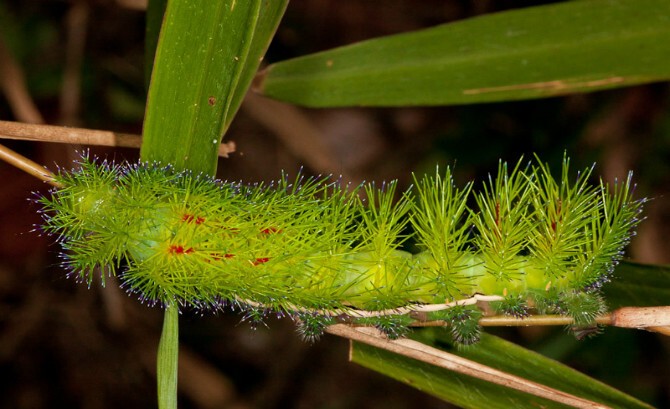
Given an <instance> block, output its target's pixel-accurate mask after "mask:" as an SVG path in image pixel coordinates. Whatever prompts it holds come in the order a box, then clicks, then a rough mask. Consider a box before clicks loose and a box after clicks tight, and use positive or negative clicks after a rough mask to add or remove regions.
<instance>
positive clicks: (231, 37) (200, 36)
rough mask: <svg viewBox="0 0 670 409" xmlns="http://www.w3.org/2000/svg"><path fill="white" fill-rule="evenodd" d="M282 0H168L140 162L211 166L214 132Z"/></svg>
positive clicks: (223, 124) (225, 120) (238, 96)
mask: <svg viewBox="0 0 670 409" xmlns="http://www.w3.org/2000/svg"><path fill="white" fill-rule="evenodd" d="M286 2H287V0H248V1H236V0H221V1H215V2H193V1H191V0H171V1H169V2H168V5H167V9H166V10H165V16H164V21H163V26H162V28H161V33H160V39H159V42H158V47H157V49H156V56H155V62H154V68H153V72H152V76H151V85H150V87H149V96H148V101H147V110H146V116H145V120H144V131H143V137H144V140H143V144H142V151H141V156H142V159H143V160H145V161H160V162H163V163H170V164H172V165H173V166H175V168H177V169H183V168H188V169H191V170H193V171H195V172H204V173H207V174H213V173H214V172H215V170H216V163H217V155H218V148H219V144H220V142H221V138H222V136H223V134H224V132H225V131H226V129H228V126H229V125H230V122H231V121H232V118H233V116H234V114H235V112H236V111H237V109H238V107H239V104H240V103H241V101H242V96H243V95H244V92H245V91H246V89H247V88H248V86H249V83H250V81H251V79H252V76H253V74H254V72H255V71H256V70H257V68H258V65H259V63H260V56H262V55H263V53H264V52H265V49H266V48H267V46H268V44H269V42H270V39H271V38H272V35H273V34H274V31H275V29H276V27H277V24H278V22H279V19H280V18H281V16H282V14H283V11H284V9H285V7H286Z"/></svg>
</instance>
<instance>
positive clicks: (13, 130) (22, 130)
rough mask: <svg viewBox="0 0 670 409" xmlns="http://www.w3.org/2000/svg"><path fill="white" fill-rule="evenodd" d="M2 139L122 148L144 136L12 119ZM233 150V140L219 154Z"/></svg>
mask: <svg viewBox="0 0 670 409" xmlns="http://www.w3.org/2000/svg"><path fill="white" fill-rule="evenodd" d="M0 139H20V140H26V141H38V142H54V143H67V144H80V145H96V146H117V147H122V148H139V147H140V146H141V144H142V138H141V137H140V136H139V135H134V134H126V133H119V132H112V131H99V130H95V129H84V128H71V127H64V126H54V125H34V124H25V123H21V122H10V121H0ZM233 152H235V143H234V142H232V141H231V142H227V143H223V144H221V146H219V156H221V157H224V158H227V157H228V155H229V154H231V153H233Z"/></svg>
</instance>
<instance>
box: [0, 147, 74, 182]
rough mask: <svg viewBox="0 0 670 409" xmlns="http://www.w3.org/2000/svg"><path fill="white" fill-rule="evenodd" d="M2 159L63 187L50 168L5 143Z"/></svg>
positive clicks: (1, 148)
mask: <svg viewBox="0 0 670 409" xmlns="http://www.w3.org/2000/svg"><path fill="white" fill-rule="evenodd" d="M0 160H4V161H5V162H7V163H9V164H10V165H13V166H16V167H17V168H19V169H21V170H23V171H24V172H27V173H29V174H31V175H33V176H35V177H36V178H38V179H40V180H43V181H45V182H47V183H49V184H51V185H52V186H55V187H62V186H61V184H60V183H58V182H56V181H55V179H54V175H53V173H51V172H49V170H47V169H46V168H44V167H43V166H40V165H39V164H37V163H35V162H33V161H32V160H30V159H28V158H26V157H25V156H23V155H20V154H18V153H16V152H14V151H13V150H11V149H9V148H7V147H6V146H4V145H0Z"/></svg>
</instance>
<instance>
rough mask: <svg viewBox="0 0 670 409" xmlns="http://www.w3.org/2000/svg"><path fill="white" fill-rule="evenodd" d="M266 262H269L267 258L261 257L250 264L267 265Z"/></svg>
mask: <svg viewBox="0 0 670 409" xmlns="http://www.w3.org/2000/svg"><path fill="white" fill-rule="evenodd" d="M268 261H270V258H269V257H261V258H257V259H256V261H253V262H252V263H251V264H253V265H255V266H257V265H259V264H263V263H267V262H268Z"/></svg>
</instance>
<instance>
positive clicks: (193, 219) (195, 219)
mask: <svg viewBox="0 0 670 409" xmlns="http://www.w3.org/2000/svg"><path fill="white" fill-rule="evenodd" d="M181 220H182V221H183V222H186V223H195V224H202V223H204V222H205V218H204V217H201V216H195V215H192V214H188V213H185V214H184V216H182V218H181Z"/></svg>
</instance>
